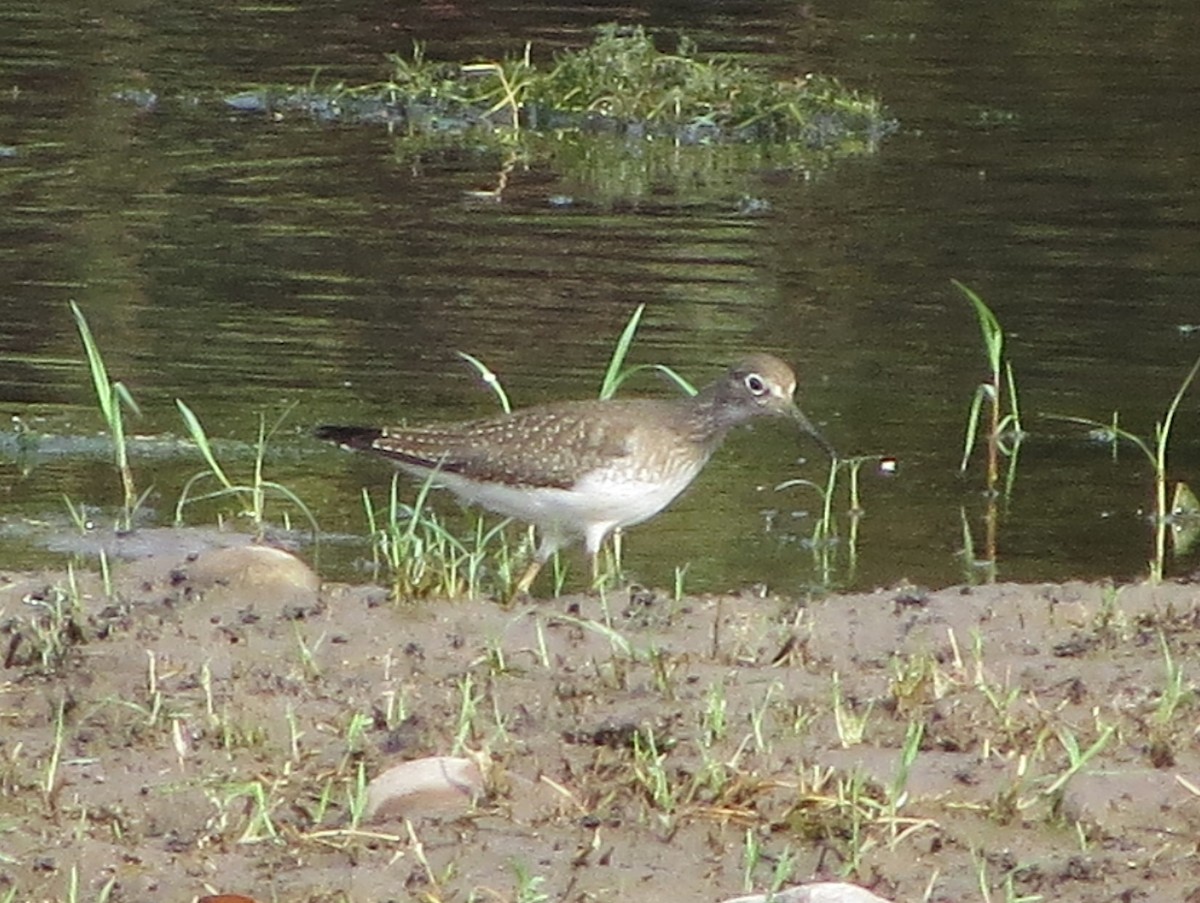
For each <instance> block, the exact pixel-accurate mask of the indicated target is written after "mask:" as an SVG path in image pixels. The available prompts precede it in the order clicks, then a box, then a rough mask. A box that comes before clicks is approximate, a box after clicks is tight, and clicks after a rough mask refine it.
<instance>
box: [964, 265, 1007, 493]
mask: <svg viewBox="0 0 1200 903" xmlns="http://www.w3.org/2000/svg"><path fill="white" fill-rule="evenodd" d="M951 281H952V282H953V283H954V285H955V286H956V287H957V288H958V290H959V291H961V292H962V293H963V294H964V295H965V296H966V298H967V300H968V301H970V302H971V305H972V306H973V307H974V308H975V316H976V317H977V318H978V320H979V329H980V333H981V334H982V337H983V348H984V353H985V354H986V355H987V362H988V375H987V379H985V380H984V381H983V382H982V383H980V384H979V385H978V386H976V388H975V394H974V395H973V396H972V398H971V408H970V412H969V413H968V415H967V428H966V430H965V433H964V436H963V454H962V461H961V462H960V463H959V471H960V472H962V473H966V470H967V464H968V462H969V461H970V460H971V452H972V450H973V449H974V448H975V444H976V439H977V438H978V435H979V427H980V425H981V424H983V425H984V427H985V428H984V430H983V441H984V443H985V452H986V457H987V490H988V493H989V494H990V495H995V494H996V484H997V483H998V482H999V479H1000V455H1001V454H1004V455H1007V456H1008V459H1009V468H1008V477H1007V479H1006V481H1005V494H1006V495H1007V494H1008V493H1009V492H1010V491H1011V489H1012V481H1013V478H1014V476H1015V474H1016V466H1017V455H1018V452H1019V451H1020V447H1021V439H1022V438H1023V437H1024V435H1025V431H1024V430H1023V429H1022V428H1021V409H1020V406H1019V404H1018V399H1017V382H1016V379H1015V378H1014V377H1013V368H1012V361H1010V360H1009V359H1008V357H1007V356H1006V355H1005V353H1004V330H1003V329H1002V328H1001V327H1000V321H999V320H998V319H996V315H995V314H994V313H993V312H992V309H991V308H990V307H988V306H987V304H985V303H984V302H983V299H982V298H980V297H979V295H977V294H976V293H975V292H973V291H972V290H971V289H969V288H968V287H967V286H965V285H963V283H961V282H959V281H958V280H957V279H954V280H951ZM985 404H986V405H987V412H986V420H985V419H984V418H985V412H984V405H985Z"/></svg>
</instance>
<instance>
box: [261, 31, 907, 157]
mask: <svg viewBox="0 0 1200 903" xmlns="http://www.w3.org/2000/svg"><path fill="white" fill-rule="evenodd" d="M388 61H389V63H390V64H391V67H392V70H391V73H390V75H389V77H388V78H387V79H386V80H384V81H383V82H381V83H376V84H368V85H361V86H354V87H346V86H342V85H339V86H337V87H336V88H335V89H334V90H332V91H330V92H324V93H322V92H318V91H317V90H316V87H315V85H314V84H310V85H309V87H308V89H307V90H306V91H301V92H291V93H286V92H285V93H284V94H282V95H281V96H271V97H264V98H262V99H261V100H256V99H255V98H253V97H247V98H242V97H240V96H239V104H240V105H241V106H242V107H245V108H249V109H259V108H261V107H262V106H268V107H275V108H285V109H287V108H291V109H307V110H309V111H310V112H312V113H314V115H321V116H323V117H331V116H338V115H343V116H346V115H348V116H354V115H357V116H359V117H361V118H363V119H374V120H383V121H387V122H388V123H389V125H391V126H392V127H393V128H394V127H395V126H396V125H398V124H400V125H402V127H403V128H405V129H406V130H407V132H408V133H409V134H410V135H419V134H430V133H434V134H436V133H443V134H444V133H450V134H459V133H462V132H465V131H467V130H470V129H477V128H482V129H485V130H487V131H496V130H504V131H506V132H508V133H509V134H516V133H519V132H521V131H532V132H542V133H546V134H561V133H562V132H563V131H564V130H574V129H589V130H593V131H624V130H629V129H632V130H634V131H635V132H637V133H640V134H644V135H647V136H669V137H671V138H673V139H675V140H676V141H677V142H679V143H687V144H703V143H718V142H770V143H795V144H801V145H804V146H806V147H810V148H813V147H815V148H821V149H829V150H839V151H843V152H852V151H855V150H862V149H869V148H871V147H873V146H874V145H875V143H877V141H878V139H879V138H880V137H882V136H883V135H885V134H886V133H887V132H888V131H890V130H891V129H892V128H893V127H894V124H893V123H891V122H890V121H889V120H888V119H887V118H886V116H885V114H884V112H883V109H882V106H881V104H880V103H879V101H878V100H877V99H875V98H873V97H869V96H865V95H862V94H859V93H858V92H855V91H852V90H849V89H847V88H845V87H844V86H843V85H841V83H840V82H838V81H837V80H836V79H834V78H831V77H826V76H818V75H811V74H806V75H803V76H799V77H793V78H791V79H785V80H780V79H776V78H774V77H773V76H772V75H770V74H769V73H767V72H765V71H763V70H760V69H756V68H751V67H749V66H746V65H744V64H742V63H738V62H735V61H733V60H729V59H721V58H717V57H702V56H701V55H700V53H699V50H698V48H697V46H696V43H695V42H694V41H693V40H691V39H690V38H687V37H686V36H685V37H681V38H679V39H678V41H677V43H676V46H675V49H674V50H673V51H672V52H663V51H660V50H659V49H658V48H657V47H656V46H655V42H654V40H653V39H652V38H651V37H650V36H649V35H648V34H646V32H645V30H644V29H642V28H641V27H640V26H638V27H632V28H629V27H623V26H620V25H617V24H608V25H604V26H601V27H600V28H599V30H598V34H597V36H596V38H595V40H594V41H593V42H592V43H591V44H590V45H588V46H586V47H583V48H581V49H578V50H570V51H566V52H563V53H560V54H558V55H557V56H556V57H555V59H554V61H553V63H552V64H550V65H548V66H539V65H538V64H537V63H536V62H535V61H534V60H533V54H532V47H531V45H529V44H526V46H525V48H524V52H523V53H521V54H520V55H519V56H516V57H514V58H509V59H505V60H501V61H495V60H485V61H477V62H471V63H466V64H456V63H450V62H444V61H434V60H430V59H428V58H427V57H426V55H425V51H424V48H423V47H422V46H421V45H420V44H415V45H414V47H413V50H412V53H411V54H408V55H404V54H392V55H390V56H389V57H388Z"/></svg>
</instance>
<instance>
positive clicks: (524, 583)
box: [512, 555, 544, 597]
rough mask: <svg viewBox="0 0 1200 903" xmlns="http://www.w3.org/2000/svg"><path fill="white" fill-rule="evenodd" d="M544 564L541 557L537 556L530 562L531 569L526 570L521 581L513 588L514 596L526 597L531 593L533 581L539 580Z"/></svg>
mask: <svg viewBox="0 0 1200 903" xmlns="http://www.w3.org/2000/svg"><path fill="white" fill-rule="evenodd" d="M542 564H544V562H543V561H542V559H541V556H539V555H535V556H534V557H533V560H532V561H531V562H529V567H527V568H525V573H523V574H522V575H521V579H520V580H518V581H517V583H516V585H515V586H514V587H513V591H512V594H513V596H514V597H516V596H524V595H527V594H528V593H529V587H531V586H533V581H534V580H535V579H537V575H538V572H539V571H541V569H542Z"/></svg>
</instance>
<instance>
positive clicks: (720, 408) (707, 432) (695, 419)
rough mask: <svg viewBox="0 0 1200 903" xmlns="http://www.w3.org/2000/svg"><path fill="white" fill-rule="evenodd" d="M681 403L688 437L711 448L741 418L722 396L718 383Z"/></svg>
mask: <svg viewBox="0 0 1200 903" xmlns="http://www.w3.org/2000/svg"><path fill="white" fill-rule="evenodd" d="M681 404H683V405H684V406H685V421H686V423H687V432H688V437H689V438H690V439H691V441H692V442H695V443H696V444H697V445H703V446H705V447H707V448H709V449H710V450H711V449H713V448H716V447H717V446H718V445H720V444H721V442H722V440H723V439H724V438H725V434H726V433H728V432H729V430H730V429H732V428H733V427H734V426H736V425H737V424H738V423H739V422H740V420H741V418H740V417H738V416H736V414H737V412H736V411H735V410H734V409H732V408H731V407H730V405H729V404H728V402H727V400H726V399H724V398H723V397H722V396H721V392H720V386H718V385H712V386H707V387H705V388H704V389H702V390H701V391H700V392H699V393H698V394H696V395H693V396H692V397H691V398H688V399H684V400H683V401H682V402H681Z"/></svg>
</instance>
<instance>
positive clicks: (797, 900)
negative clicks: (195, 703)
mask: <svg viewBox="0 0 1200 903" xmlns="http://www.w3.org/2000/svg"><path fill="white" fill-rule="evenodd" d="M725 903H891V901H890V900H885V899H884V898H883V897H879V896H876V895H875V894H873V893H871V892H870V891H869V890H867V889H866V888H865V887H859V886H858V885H857V884H844V883H842V882H841V881H819V882H817V883H816V884H799V885H797V886H796V887H789V888H786V889H784V890H777V891H775V893H773V894H755V895H754V896H751V897H736V898H734V899H732V900H726V901H725Z"/></svg>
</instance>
